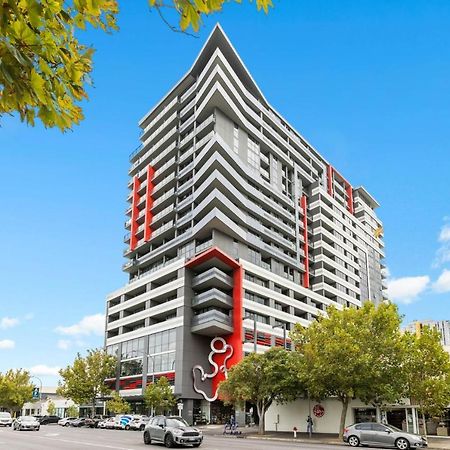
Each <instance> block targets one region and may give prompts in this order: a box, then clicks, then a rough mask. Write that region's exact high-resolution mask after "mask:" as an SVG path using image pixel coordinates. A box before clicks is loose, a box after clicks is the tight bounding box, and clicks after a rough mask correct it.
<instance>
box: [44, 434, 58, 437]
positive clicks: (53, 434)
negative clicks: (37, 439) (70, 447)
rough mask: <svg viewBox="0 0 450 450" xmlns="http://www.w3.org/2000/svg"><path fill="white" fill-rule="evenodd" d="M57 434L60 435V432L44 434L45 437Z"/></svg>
mask: <svg viewBox="0 0 450 450" xmlns="http://www.w3.org/2000/svg"><path fill="white" fill-rule="evenodd" d="M59 435H60V433H47V434H45V435H44V436H45V437H56V436H59Z"/></svg>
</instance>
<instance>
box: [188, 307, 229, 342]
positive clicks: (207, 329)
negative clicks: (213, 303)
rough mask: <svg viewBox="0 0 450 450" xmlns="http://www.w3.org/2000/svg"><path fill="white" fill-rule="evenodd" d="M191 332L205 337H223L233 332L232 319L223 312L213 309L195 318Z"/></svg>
mask: <svg viewBox="0 0 450 450" xmlns="http://www.w3.org/2000/svg"><path fill="white" fill-rule="evenodd" d="M191 332H192V333H196V334H202V335H204V336H222V335H225V334H230V333H232V332H233V327H232V324H231V317H230V316H228V315H227V314H224V313H223V312H220V311H217V310H215V309H211V310H210V311H206V312H204V313H201V314H198V315H197V316H194V317H193V319H192V327H191Z"/></svg>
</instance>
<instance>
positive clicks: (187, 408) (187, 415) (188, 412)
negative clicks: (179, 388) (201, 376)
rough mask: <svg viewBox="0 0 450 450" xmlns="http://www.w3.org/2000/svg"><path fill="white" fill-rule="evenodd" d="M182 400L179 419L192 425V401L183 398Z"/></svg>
mask: <svg viewBox="0 0 450 450" xmlns="http://www.w3.org/2000/svg"><path fill="white" fill-rule="evenodd" d="M182 400H183V411H182V412H181V417H183V419H184V420H185V421H186V422H187V423H189V424H190V425H192V424H193V423H194V400H192V399H191V398H184V399H182Z"/></svg>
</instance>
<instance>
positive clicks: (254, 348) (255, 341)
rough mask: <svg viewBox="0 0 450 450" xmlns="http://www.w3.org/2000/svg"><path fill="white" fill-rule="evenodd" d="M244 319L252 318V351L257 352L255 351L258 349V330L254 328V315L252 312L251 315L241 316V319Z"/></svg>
mask: <svg viewBox="0 0 450 450" xmlns="http://www.w3.org/2000/svg"><path fill="white" fill-rule="evenodd" d="M245 319H250V320H253V351H254V352H255V353H257V351H258V331H257V328H256V315H255V314H253V317H251V316H245V317H243V319H242V320H245Z"/></svg>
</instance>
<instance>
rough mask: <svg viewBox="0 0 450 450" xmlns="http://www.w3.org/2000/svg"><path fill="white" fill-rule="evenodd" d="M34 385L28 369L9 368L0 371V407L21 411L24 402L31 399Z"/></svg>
mask: <svg viewBox="0 0 450 450" xmlns="http://www.w3.org/2000/svg"><path fill="white" fill-rule="evenodd" d="M32 395H33V385H32V384H31V382H30V374H29V373H28V372H27V371H26V370H22V369H19V370H8V371H7V372H5V373H4V374H2V373H0V408H5V409H8V410H10V411H16V412H17V411H20V410H21V409H22V407H23V405H24V403H26V402H29V401H31V399H32Z"/></svg>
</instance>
